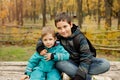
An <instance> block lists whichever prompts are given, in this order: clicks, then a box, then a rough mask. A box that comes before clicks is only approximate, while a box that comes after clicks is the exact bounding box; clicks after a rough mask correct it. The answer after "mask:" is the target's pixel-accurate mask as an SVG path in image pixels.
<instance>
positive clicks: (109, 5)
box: [105, 0, 113, 30]
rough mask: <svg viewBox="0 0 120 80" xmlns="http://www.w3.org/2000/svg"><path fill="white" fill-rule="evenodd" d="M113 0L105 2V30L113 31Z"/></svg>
mask: <svg viewBox="0 0 120 80" xmlns="http://www.w3.org/2000/svg"><path fill="white" fill-rule="evenodd" d="M112 3H113V1H112V0H105V20H106V21H105V28H106V30H110V29H111V16H112Z"/></svg>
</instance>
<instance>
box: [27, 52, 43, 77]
mask: <svg viewBox="0 0 120 80" xmlns="http://www.w3.org/2000/svg"><path fill="white" fill-rule="evenodd" d="M41 58H42V56H40V55H39V53H38V52H35V53H34V54H33V55H32V56H31V58H30V59H29V61H28V64H27V66H26V70H25V74H26V75H28V76H30V74H31V72H32V71H33V68H34V67H36V66H37V65H38V63H39V61H40V59H41Z"/></svg>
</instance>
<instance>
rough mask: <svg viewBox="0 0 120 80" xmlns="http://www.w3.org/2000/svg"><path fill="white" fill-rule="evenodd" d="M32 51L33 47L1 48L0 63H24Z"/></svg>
mask: <svg viewBox="0 0 120 80" xmlns="http://www.w3.org/2000/svg"><path fill="white" fill-rule="evenodd" d="M34 51H35V47H34V46H31V47H20V46H2V47H0V61H26V60H28V59H29V58H30V56H31V55H32V54H33V53H34Z"/></svg>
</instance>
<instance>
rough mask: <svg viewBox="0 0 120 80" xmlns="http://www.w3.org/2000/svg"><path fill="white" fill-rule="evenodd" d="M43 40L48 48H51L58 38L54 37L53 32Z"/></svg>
mask: <svg viewBox="0 0 120 80" xmlns="http://www.w3.org/2000/svg"><path fill="white" fill-rule="evenodd" d="M42 41H43V44H44V45H45V46H46V47H47V48H51V47H52V46H53V45H54V43H55V41H56V38H54V37H53V35H52V34H47V35H45V36H44V37H43V38H42Z"/></svg>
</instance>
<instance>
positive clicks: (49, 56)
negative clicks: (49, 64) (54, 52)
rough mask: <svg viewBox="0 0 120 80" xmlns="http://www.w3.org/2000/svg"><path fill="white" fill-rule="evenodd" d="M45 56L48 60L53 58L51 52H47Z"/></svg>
mask: <svg viewBox="0 0 120 80" xmlns="http://www.w3.org/2000/svg"><path fill="white" fill-rule="evenodd" d="M44 56H45V59H46V60H47V61H48V60H51V53H47V54H46V55H44Z"/></svg>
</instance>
